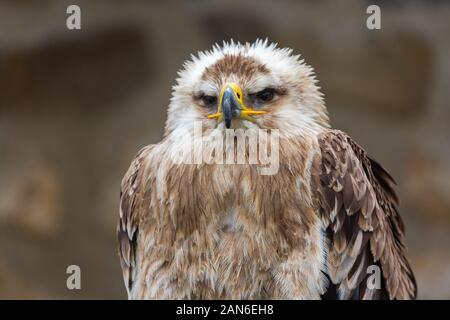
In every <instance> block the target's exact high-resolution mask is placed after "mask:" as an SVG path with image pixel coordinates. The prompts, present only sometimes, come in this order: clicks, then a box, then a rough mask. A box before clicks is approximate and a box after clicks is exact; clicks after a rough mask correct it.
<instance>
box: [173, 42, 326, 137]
mask: <svg viewBox="0 0 450 320" xmlns="http://www.w3.org/2000/svg"><path fill="white" fill-rule="evenodd" d="M178 75H179V77H178V79H177V82H176V84H175V86H174V87H173V92H172V98H171V102H170V106H169V110H168V119H167V123H166V135H167V134H170V133H172V132H174V131H176V130H178V129H182V130H184V132H186V130H188V131H192V130H193V128H194V123H195V122H196V121H201V122H202V126H203V127H204V128H207V129H211V130H224V129H229V128H231V129H236V128H244V129H245V128H262V129H278V130H279V131H280V133H281V134H284V135H289V136H291V135H296V134H311V132H314V131H318V130H320V129H323V128H324V127H328V126H329V120H328V114H327V110H326V107H325V104H324V102H323V98H322V94H321V93H320V91H319V87H318V86H317V80H316V79H315V75H314V71H313V69H312V68H311V67H310V66H308V65H306V64H305V63H304V60H303V59H301V58H300V56H299V55H294V54H293V52H292V49H288V48H278V47H277V45H276V44H273V43H272V44H270V43H269V42H268V41H267V40H265V41H262V40H257V41H256V42H254V43H245V44H241V43H235V42H233V41H231V42H229V43H227V42H224V43H223V45H222V46H219V45H215V46H214V47H213V48H212V49H211V50H209V51H204V52H199V53H198V54H197V55H196V56H195V55H192V57H191V60H189V61H186V62H185V63H184V65H183V68H182V69H181V70H180V71H179V72H178Z"/></svg>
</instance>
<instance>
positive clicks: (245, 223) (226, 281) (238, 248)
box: [131, 141, 325, 299]
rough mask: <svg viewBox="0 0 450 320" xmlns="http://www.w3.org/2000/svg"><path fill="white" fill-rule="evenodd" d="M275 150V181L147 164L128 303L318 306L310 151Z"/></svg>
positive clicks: (319, 257)
mask: <svg viewBox="0 0 450 320" xmlns="http://www.w3.org/2000/svg"><path fill="white" fill-rule="evenodd" d="M280 142H281V143H280V150H279V152H280V157H279V159H280V163H279V171H278V173H277V174H274V175H261V174H260V173H259V171H258V170H257V167H256V166H255V165H248V164H243V165H215V164H214V165H206V164H203V165H195V164H194V165H187V164H182V165H172V164H168V163H163V162H162V161H160V160H159V159H157V158H155V159H154V161H153V162H150V163H151V165H150V166H151V168H150V169H149V172H152V173H149V179H150V181H148V185H149V186H152V187H153V188H156V190H153V191H149V192H148V201H147V205H148V208H149V212H150V214H149V215H148V217H146V218H145V220H144V221H141V227H140V229H143V230H145V232H139V233H138V239H137V242H138V249H137V250H138V252H139V254H138V257H137V268H136V270H135V272H136V275H135V276H136V279H137V281H136V283H135V285H134V288H133V290H132V291H131V295H132V296H133V293H134V292H135V293H136V295H137V293H138V292H140V296H135V297H136V298H158V299H160V298H163V299H164V298H172V299H208V298H219V299H220V298H225V299H265V298H271V299H318V298H319V295H320V294H321V293H322V292H323V288H324V280H323V279H322V272H321V268H322V266H323V265H324V259H325V253H324V247H325V245H324V244H323V237H322V230H321V224H320V219H319V217H318V216H319V215H318V213H317V212H316V211H315V207H314V199H313V196H312V194H313V193H312V191H311V186H310V185H311V183H310V180H311V177H310V175H311V167H312V163H313V161H312V160H313V158H314V157H315V152H314V149H315V148H314V145H313V143H307V142H304V144H303V145H294V144H292V143H291V142H289V141H283V142H282V141H280ZM293 153H295V155H293ZM149 189H150V188H149ZM162 199H165V200H164V201H163V200H162ZM144 275H145V276H144Z"/></svg>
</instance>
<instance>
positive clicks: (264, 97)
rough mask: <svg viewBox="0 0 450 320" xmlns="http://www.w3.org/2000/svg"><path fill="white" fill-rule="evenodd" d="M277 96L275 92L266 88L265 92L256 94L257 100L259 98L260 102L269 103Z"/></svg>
mask: <svg viewBox="0 0 450 320" xmlns="http://www.w3.org/2000/svg"><path fill="white" fill-rule="evenodd" d="M274 96H275V90H274V89H270V88H266V89H264V90H261V91H259V92H257V93H256V98H258V100H259V101H262V102H268V101H271V100H273V97H274Z"/></svg>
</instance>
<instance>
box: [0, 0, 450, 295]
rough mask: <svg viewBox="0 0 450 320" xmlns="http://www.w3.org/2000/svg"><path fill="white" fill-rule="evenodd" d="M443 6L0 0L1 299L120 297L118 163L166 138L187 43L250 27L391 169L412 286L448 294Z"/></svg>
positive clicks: (244, 34) (206, 42)
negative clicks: (73, 23)
mask: <svg viewBox="0 0 450 320" xmlns="http://www.w3.org/2000/svg"><path fill="white" fill-rule="evenodd" d="M69 3H70V4H72V3H77V4H78V5H80V6H81V10H82V30H81V31H68V30H67V29H66V27H65V19H66V14H65V11H66V7H67V5H68V4H69ZM371 3H377V4H379V5H380V6H381V10H382V29H381V30H380V31H369V30H367V29H366V27H365V21H366V17H367V15H366V13H365V10H366V7H367V6H368V5H369V4H371ZM449 17H450V3H449V2H448V1H418V0H412V1H399V0H398V1H370V2H369V1H364V0H359V1H339V4H338V2H337V1H323V0H322V1H320V0H319V1H317V0H316V1H303V2H294V1H256V0H255V1H245V2H244V1H190V2H188V1H184V2H163V1H153V2H150V1H148V2H144V1H118V0H117V1H116V0H111V1H81V0H80V1H70V2H66V1H56V0H40V1H31V0H29V1H27V0H8V1H5V0H3V1H0V298H12V299H16V298H30V299H34V298H64V299H66V298H68V299H76V298H88V299H91V298H102V299H103V298H120V299H121V298H125V297H126V296H125V290H124V287H123V284H122V275H121V272H120V268H119V262H118V258H117V256H116V247H115V224H116V220H117V216H118V210H117V209H118V193H119V183H120V179H121V177H122V175H123V173H124V172H125V170H126V169H127V167H128V165H129V163H130V161H131V159H132V157H133V156H134V154H135V153H136V151H137V150H138V149H139V148H140V147H141V146H143V145H145V144H148V143H153V142H157V141H158V140H159V139H160V138H161V135H162V131H163V125H164V121H165V118H166V106H167V104H168V99H169V97H170V91H171V85H172V84H173V82H174V78H175V77H176V71H177V69H178V68H179V67H180V65H181V64H182V62H183V61H184V60H185V59H187V58H189V55H190V53H192V52H195V51H197V50H203V49H208V48H210V46H211V45H212V44H213V43H214V42H216V41H220V42H221V41H222V40H225V39H230V38H233V39H235V40H239V41H253V40H255V39H256V38H257V37H263V38H265V37H269V39H270V40H272V41H276V42H278V43H279V44H280V45H281V46H289V47H292V48H293V49H294V50H295V51H296V52H298V53H301V54H303V56H304V57H305V59H306V61H307V62H308V63H310V64H311V65H313V66H314V67H315V69H316V71H317V74H318V78H319V79H320V81H321V86H322V88H323V92H324V93H325V95H326V101H327V105H328V107H329V110H330V113H331V117H332V121H333V125H334V126H335V127H337V128H340V129H342V130H344V131H347V132H348V133H349V134H351V135H352V136H353V137H354V138H355V139H356V140H357V141H359V142H360V144H361V145H362V146H364V147H365V148H366V150H367V151H368V152H369V153H370V154H372V155H374V156H375V157H376V158H377V159H379V161H380V162H381V163H383V164H384V165H385V167H386V168H388V169H389V170H390V171H391V173H392V174H393V175H394V176H395V177H396V178H397V180H398V182H399V189H398V190H399V193H400V196H401V199H402V210H401V211H402V215H403V217H404V219H405V222H406V227H407V238H408V245H409V256H410V258H411V260H412V265H413V269H414V271H415V273H416V276H417V281H418V284H419V297H420V298H450V250H449V249H448V247H449V245H450V234H449V231H450V143H449V140H450V109H449V104H448V102H447V101H449V100H450V90H449V89H450V77H449V75H450V60H449V56H450V19H449ZM70 264H77V265H80V266H81V269H82V290H81V291H69V290H67V289H66V286H65V283H66V273H65V270H66V267H67V266H68V265H70Z"/></svg>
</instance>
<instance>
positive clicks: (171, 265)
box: [118, 41, 416, 299]
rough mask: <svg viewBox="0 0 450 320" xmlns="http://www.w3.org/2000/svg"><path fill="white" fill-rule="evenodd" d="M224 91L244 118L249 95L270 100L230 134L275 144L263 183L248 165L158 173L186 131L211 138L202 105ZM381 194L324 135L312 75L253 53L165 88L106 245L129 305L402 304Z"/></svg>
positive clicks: (231, 55)
mask: <svg viewBox="0 0 450 320" xmlns="http://www.w3.org/2000/svg"><path fill="white" fill-rule="evenodd" d="M230 81H232V82H233V83H236V84H238V85H239V86H240V87H242V95H244V96H245V98H244V97H243V98H242V103H245V104H247V105H249V104H251V103H254V104H255V105H256V102H255V98H254V97H255V96H257V95H255V94H254V92H258V91H261V90H262V89H264V88H266V87H269V88H273V91H274V92H275V94H274V96H273V97H272V99H271V100H270V101H264V103H262V102H261V101H259V102H258V105H259V110H264V111H267V114H264V115H261V116H258V117H255V120H254V121H252V122H248V121H246V120H240V119H233V121H232V129H237V128H255V127H256V128H260V129H268V132H269V136H273V135H274V134H275V130H278V132H279V168H278V171H277V173H276V174H273V175H262V174H261V173H260V171H259V170H258V168H259V163H257V164H250V163H249V164H229V165H225V164H207V163H203V162H201V163H191V164H190V163H181V164H179V163H174V162H173V161H171V154H172V153H173V152H174V151H179V150H184V149H187V148H188V147H187V144H186V143H185V141H186V140H185V139H186V132H188V135H189V133H191V132H193V131H194V129H193V126H192V124H191V122H193V121H196V120H199V121H201V122H202V127H203V129H205V131H204V132H206V133H205V134H206V135H210V136H213V135H217V134H220V133H222V132H223V131H224V125H223V123H219V122H217V121H216V120H215V119H207V116H208V114H212V113H214V112H217V105H216V106H215V107H214V106H213V107H210V108H209V106H208V107H205V106H204V105H202V101H203V100H201V97H203V96H204V95H206V94H207V95H213V94H217V95H219V93H220V88H221V87H222V86H224V85H225V84H226V83H228V82H230ZM199 97H200V98H199ZM219 110H220V108H219ZM208 130H209V131H208ZM195 143H196V142H195V141H194V144H195ZM200 143H204V142H200ZM214 143H217V141H216V142H206V144H208V145H211V144H214ZM258 147H259V148H260V147H261V145H260V144H259V145H258ZM236 150H237V149H233V151H231V152H237V151H236ZM196 152H197V151H196ZM226 152H229V151H224V154H225V153H226ZM245 152H248V150H246V151H245ZM272 152H273V150H272ZM394 185H395V183H394V180H393V179H392V177H391V176H390V175H389V174H388V173H387V172H386V171H385V170H384V169H383V168H382V167H381V166H380V165H379V164H378V163H377V162H375V161H374V160H372V159H371V158H369V157H368V156H367V155H366V153H365V152H364V150H362V149H361V147H359V146H358V145H357V144H356V143H355V142H353V140H351V138H350V137H348V136H347V135H346V134H345V133H343V132H340V131H337V130H332V129H330V127H329V122H328V116H327V112H326V108H325V105H324V103H323V100H322V95H321V94H320V92H319V90H318V88H317V86H316V81H315V79H314V76H313V73H312V69H311V68H309V67H308V66H306V65H305V64H304V63H303V62H302V61H300V60H299V59H298V57H296V56H292V54H291V51H288V50H283V49H277V48H276V47H275V46H273V45H268V44H267V42H261V41H258V42H256V43H255V44H253V45H249V44H246V45H240V44H234V43H231V44H225V45H224V47H222V48H219V47H216V48H214V50H213V51H212V52H208V53H200V54H199V57H198V58H194V60H193V61H192V62H190V63H187V64H186V65H185V69H184V70H183V71H182V72H181V73H180V78H179V79H178V84H177V86H175V87H174V93H173V97H172V100H171V105H170V107H169V117H168V120H167V124H166V133H165V136H164V139H163V141H161V142H160V143H158V144H156V145H151V146H147V147H145V148H143V149H142V150H141V151H140V152H139V153H138V155H137V156H136V158H135V159H134V161H133V162H132V164H131V166H130V169H129V170H128V172H127V173H126V174H125V176H124V178H123V181H122V188H121V196H120V220H119V225H118V240H119V256H120V261H121V266H122V270H123V274H124V280H125V285H126V288H127V291H128V295H129V298H131V299H213V298H218V299H222V298H224V299H320V298H340V299H380V298H390V299H410V298H414V297H415V296H416V285H415V280H414V276H413V274H412V271H411V268H410V266H409V263H408V261H407V259H406V257H405V255H404V254H405V243H404V227H403V224H402V221H401V218H400V216H399V214H398V198H397V196H396V194H395V191H394ZM370 266H378V267H379V268H380V270H381V273H382V279H381V287H380V288H373V287H371V286H370V285H369V284H368V280H369V278H370V276H371V273H369V272H368V267H370Z"/></svg>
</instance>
